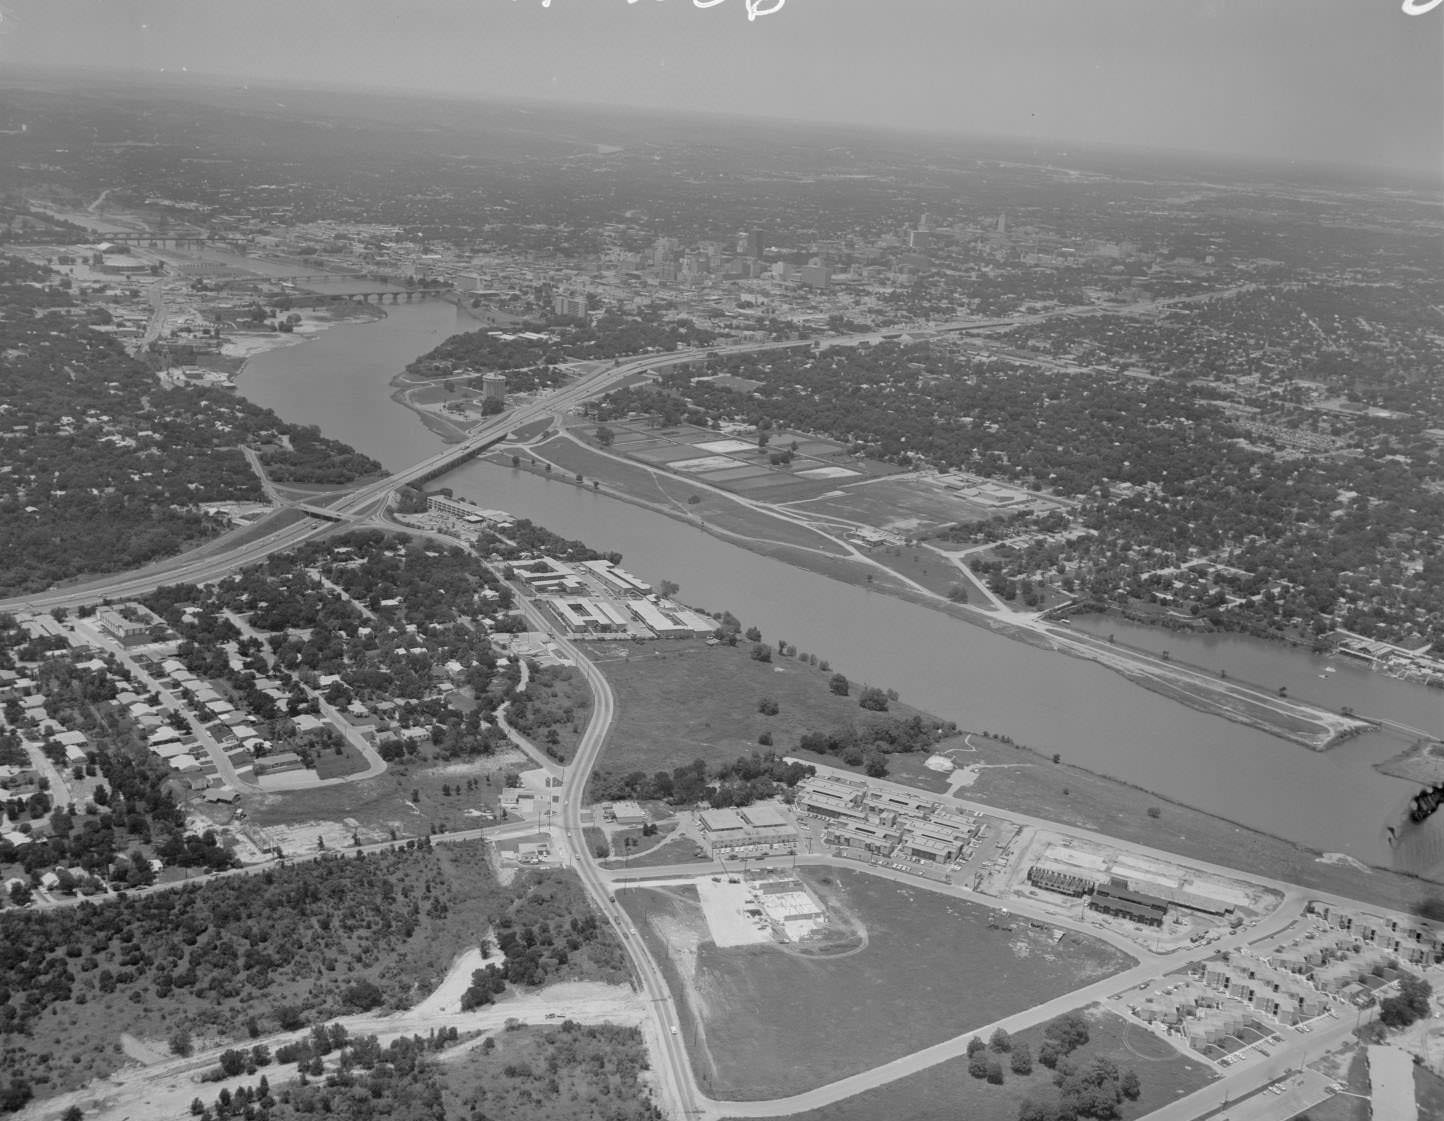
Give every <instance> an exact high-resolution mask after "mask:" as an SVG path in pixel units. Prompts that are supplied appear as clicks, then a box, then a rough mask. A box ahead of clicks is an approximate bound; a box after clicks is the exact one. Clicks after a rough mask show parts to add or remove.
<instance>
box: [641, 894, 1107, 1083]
mask: <svg viewBox="0 0 1444 1121" xmlns="http://www.w3.org/2000/svg"><path fill="white" fill-rule="evenodd" d="M803 874H804V875H805V876H806V877H807V879H808V880H809V882H810V883H812V884H813V885H814V887H815V889H816V890H817V891H818V893H819V894H820V895H821V896H822V897H823V899H824V900H825V902H826V903H827V905H828V909H829V911H833V912H835V913H839V914H841V915H842V916H844V917H845V918H846V920H847V921H850V922H851V923H852V924H853V925H854V926H856V927H860V928H861V929H862V930H863V931H865V938H864V939H863V940H862V941H861V942H860V943H859V942H858V940H857V939H855V938H854V939H852V940H851V941H850V944H849V945H846V946H845V947H843V948H840V949H839V950H838V951H836V952H833V953H829V954H817V953H811V954H810V953H807V952H806V951H805V950H801V951H800V950H799V948H798V947H796V946H787V947H783V946H776V945H771V944H769V945H763V946H748V947H739V948H732V949H725V950H719V949H718V948H717V947H716V946H715V945H713V944H712V943H711V941H710V938H709V936H708V934H707V928H706V921H705V918H704V917H703V915H702V912H701V909H700V907H698V906H697V905H696V904H695V903H694V902H692V901H691V900H690V899H688V898H687V897H686V896H684V895H683V894H681V893H678V892H676V891H675V890H665V889H664V890H657V889H631V890H624V891H621V892H619V893H618V896H617V898H618V900H619V901H621V902H622V903H623V904H624V906H625V907H626V909H627V911H628V913H629V914H630V915H631V916H632V917H633V919H634V921H635V922H636V924H637V928H638V930H640V931H642V932H643V934H644V936H645V937H646V938H647V939H648V942H649V945H650V946H651V947H652V950H653V952H654V953H655V954H656V956H657V958H658V960H659V961H660V962H663V963H664V969H665V970H666V971H667V973H668V978H669V981H671V982H672V983H673V984H674V985H675V988H674V991H675V992H678V993H685V994H687V996H686V998H685V999H684V1000H683V1001H682V1006H683V1008H684V1009H685V1011H684V1013H683V1016H684V1019H686V1020H687V1023H686V1024H685V1025H682V1031H683V1033H684V1034H685V1036H686V1038H687V1041H688V1047H689V1051H690V1053H691V1056H692V1062H693V1066H694V1069H695V1070H696V1071H697V1075H698V1078H699V1079H700V1080H701V1082H702V1085H703V1088H704V1089H706V1090H707V1092H708V1093H710V1094H712V1095H714V1096H717V1097H723V1098H733V1099H737V1100H750V1099H757V1098H768V1097H774V1096H778V1095H785V1094H793V1093H798V1092H800V1091H802V1090H806V1089H810V1088H812V1087H815V1086H821V1085H824V1084H826V1083H828V1082H832V1081H835V1080H836V1079H838V1078H843V1077H846V1076H847V1075H850V1074H855V1073H857V1072H859V1071H862V1070H867V1069H869V1068H871V1067H874V1066H877V1065H878V1064H879V1063H884V1062H887V1061H889V1060H891V1059H895V1058H898V1057H900V1056H902V1055H906V1054H909V1053H911V1052H913V1051H916V1050H918V1049H919V1048H922V1047H926V1046H929V1045H931V1044H934V1043H938V1042H940V1041H942V1040H944V1039H947V1038H950V1037H952V1036H955V1035H958V1034H960V1033H962V1032H966V1031H968V1030H970V1029H972V1028H975V1027H977V1026H979V1025H982V1024H986V1023H989V1022H990V1021H992V1020H995V1019H997V1018H999V1017H1001V1016H1005V1015H1008V1014H1010V1013H1013V1012H1017V1011H1020V1010H1022V1009H1024V1008H1029V1007H1031V1006H1032V1005H1034V1004H1037V1003H1039V1002H1040V1001H1044V1000H1048V999H1050V998H1052V997H1054V996H1057V995H1059V994H1060V993H1065V992H1068V991H1070V990H1072V989H1074V988H1077V987H1079V986H1081V985H1084V984H1088V983H1090V982H1092V981H1095V980H1098V979H1099V978H1101V977H1105V976H1108V975H1109V974H1111V973H1115V972H1117V971H1119V970H1122V969H1124V968H1126V967H1127V966H1128V965H1129V964H1131V960H1130V959H1128V958H1126V957H1125V956H1124V955H1123V954H1121V953H1119V952H1118V951H1116V950H1114V949H1113V948H1112V947H1110V946H1107V945H1105V944H1104V943H1102V942H1098V941H1096V940H1094V939H1091V938H1086V937H1083V936H1073V935H1070V936H1069V937H1066V938H1065V939H1064V940H1063V941H1062V942H1061V943H1057V944H1055V943H1054V942H1053V938H1052V931H1051V929H1044V930H1039V929H1033V928H1029V927H1024V928H1022V929H1019V930H1013V931H1009V930H1006V929H1002V928H1000V927H993V926H990V925H989V916H990V913H991V912H990V911H989V910H988V909H987V908H983V907H978V906H976V905H974V904H971V903H966V902H963V901H960V900H954V899H947V898H944V897H942V896H939V895H936V894H934V893H931V892H927V891H923V890H920V889H914V888H910V887H907V886H905V885H900V884H896V883H893V882H892V881H890V880H885V879H882V878H881V877H877V876H870V875H868V874H866V873H863V872H853V871H851V870H837V871H833V872H830V873H827V874H823V875H816V874H813V873H811V872H806V873H803ZM944 979H945V981H946V983H940V982H942V981H944Z"/></svg>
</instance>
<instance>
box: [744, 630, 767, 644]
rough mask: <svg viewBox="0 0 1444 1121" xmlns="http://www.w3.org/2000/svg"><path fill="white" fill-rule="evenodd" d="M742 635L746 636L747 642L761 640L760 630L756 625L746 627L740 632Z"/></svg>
mask: <svg viewBox="0 0 1444 1121" xmlns="http://www.w3.org/2000/svg"><path fill="white" fill-rule="evenodd" d="M742 636H743V637H744V638H746V639H747V641H748V642H761V641H762V632H761V631H760V630H758V629H757V628H756V627H748V628H747V629H746V630H745V631H743V632H742Z"/></svg>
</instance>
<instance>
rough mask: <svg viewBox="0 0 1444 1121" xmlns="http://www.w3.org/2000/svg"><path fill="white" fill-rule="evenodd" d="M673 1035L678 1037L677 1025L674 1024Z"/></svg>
mask: <svg viewBox="0 0 1444 1121" xmlns="http://www.w3.org/2000/svg"><path fill="white" fill-rule="evenodd" d="M672 1034H673V1035H676V1034H677V1025H676V1024H673V1025H672Z"/></svg>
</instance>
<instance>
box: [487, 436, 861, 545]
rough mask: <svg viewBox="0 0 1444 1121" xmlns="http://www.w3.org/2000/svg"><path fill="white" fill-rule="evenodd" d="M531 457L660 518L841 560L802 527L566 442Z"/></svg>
mask: <svg viewBox="0 0 1444 1121" xmlns="http://www.w3.org/2000/svg"><path fill="white" fill-rule="evenodd" d="M536 453H537V455H538V456H541V457H545V458H546V459H549V460H551V461H552V462H553V463H555V464H556V465H557V467H558V469H560V470H561V471H562V472H564V473H565V474H566V475H567V476H568V477H571V476H574V475H575V474H577V473H580V474H581V475H583V476H584V477H585V478H586V479H587V485H588V486H590V485H591V480H592V479H600V480H601V482H602V486H603V488H604V489H608V490H612V491H614V492H616V493H618V494H623V495H626V496H627V497H629V498H634V499H637V500H638V501H640V502H643V503H647V504H649V505H652V506H655V507H656V508H658V509H660V510H662V511H663V512H670V513H672V514H674V515H677V516H680V517H684V518H688V519H690V520H693V521H695V520H696V519H697V518H699V517H700V518H701V519H702V520H704V521H706V522H707V523H709V524H711V525H715V526H717V527H718V528H719V529H721V530H725V531H728V532H731V533H735V534H742V535H743V536H746V537H750V538H755V539H757V540H761V541H775V542H778V543H781V544H787V545H794V546H799V547H802V548H811V549H821V550H824V551H825V552H829V553H834V554H838V555H840V554H841V550H840V549H839V548H838V547H837V546H836V545H835V544H833V543H832V542H830V541H828V540H827V539H826V538H824V537H821V536H819V535H818V534H816V533H813V532H812V531H811V530H809V529H807V528H805V527H803V526H799V525H796V524H795V523H793V522H789V521H786V520H785V519H783V518H777V517H773V516H772V515H771V514H768V513H766V512H764V511H761V510H755V509H753V508H752V507H750V506H745V505H743V504H741V503H739V502H734V501H733V500H731V499H730V498H727V497H726V496H725V495H721V494H718V493H717V492H716V491H709V490H707V489H706V488H705V487H703V486H694V485H693V484H692V482H691V481H690V480H688V479H685V478H679V477H675V476H670V475H665V474H663V473H661V472H659V471H654V470H652V469H650V468H648V467H645V466H643V465H641V464H637V463H627V462H621V461H619V460H617V459H615V458H612V457H610V456H606V455H602V454H601V453H599V452H596V451H594V450H592V449H591V448H587V447H585V446H583V445H581V444H578V443H576V442H575V441H573V440H571V439H569V438H566V437H558V438H556V439H554V440H548V441H546V442H545V443H543V444H540V445H538V446H537V449H536ZM508 462H510V460H509V459H508ZM523 462H525V459H523ZM554 473H555V472H554ZM705 481H706V480H699V482H705ZM693 495H696V496H697V498H698V501H697V502H696V503H693V502H691V501H690V499H691V498H692V496H693Z"/></svg>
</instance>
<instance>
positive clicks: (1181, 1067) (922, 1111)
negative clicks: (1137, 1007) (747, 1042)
mask: <svg viewBox="0 0 1444 1121" xmlns="http://www.w3.org/2000/svg"><path fill="white" fill-rule="evenodd" d="M1089 1018H1090V1020H1091V1026H1090V1028H1089V1034H1090V1037H1091V1038H1090V1039H1089V1041H1088V1043H1087V1044H1085V1045H1084V1046H1083V1047H1081V1048H1079V1049H1078V1050H1077V1051H1076V1052H1074V1056H1075V1057H1076V1058H1078V1059H1079V1061H1080V1062H1087V1061H1088V1060H1090V1059H1092V1058H1094V1057H1096V1056H1100V1055H1101V1056H1104V1057H1106V1058H1109V1059H1112V1060H1113V1061H1114V1062H1115V1063H1117V1064H1118V1066H1119V1067H1120V1069H1122V1070H1133V1071H1136V1072H1137V1074H1138V1078H1139V1081H1140V1083H1141V1085H1142V1088H1143V1093H1142V1095H1141V1096H1140V1097H1139V1099H1138V1101H1136V1102H1125V1103H1124V1106H1123V1111H1122V1114H1121V1116H1122V1117H1123V1118H1125V1119H1127V1118H1134V1117H1144V1116H1146V1115H1147V1114H1149V1113H1151V1112H1153V1111H1154V1110H1155V1109H1160V1108H1162V1107H1163V1106H1165V1105H1167V1104H1168V1103H1169V1102H1171V1101H1174V1100H1176V1099H1178V1098H1181V1097H1183V1096H1184V1095H1185V1094H1191V1093H1193V1091H1195V1090H1197V1089H1198V1088H1199V1087H1201V1086H1205V1085H1207V1084H1208V1083H1209V1082H1211V1081H1213V1077H1212V1074H1211V1072H1210V1071H1209V1070H1208V1068H1207V1067H1205V1066H1204V1064H1203V1063H1198V1062H1194V1061H1193V1060H1191V1059H1188V1058H1185V1057H1184V1056H1183V1055H1180V1054H1179V1053H1178V1052H1177V1051H1176V1050H1174V1049H1173V1048H1172V1047H1171V1046H1169V1045H1168V1044H1167V1043H1166V1042H1164V1041H1163V1040H1161V1039H1159V1038H1158V1037H1157V1036H1156V1035H1154V1034H1153V1033H1152V1032H1150V1031H1148V1030H1147V1029H1145V1028H1141V1027H1139V1026H1138V1025H1136V1024H1130V1023H1129V1022H1128V1021H1126V1020H1124V1019H1122V1018H1120V1017H1118V1016H1115V1015H1113V1014H1112V1013H1111V1012H1102V1013H1096V1012H1095V1013H1093V1014H1091V1015H1090V1017H1089ZM1013 1040H1014V1042H1015V1043H1019V1042H1026V1043H1027V1044H1028V1046H1029V1049H1030V1050H1031V1051H1032V1053H1033V1054H1034V1055H1037V1053H1038V1048H1039V1046H1040V1045H1041V1044H1042V1041H1043V1033H1042V1031H1041V1030H1040V1029H1036V1028H1033V1029H1029V1030H1028V1031H1026V1032H1019V1033H1018V1034H1017V1035H1015V1036H1014V1037H1013ZM1003 1060H1004V1062H1003V1070H1004V1072H1005V1074H1004V1081H1003V1084H1002V1085H1001V1086H994V1085H991V1084H990V1083H988V1082H987V1081H985V1080H983V1079H978V1078H973V1077H972V1076H971V1075H969V1074H968V1063H967V1060H966V1059H959V1060H954V1061H953V1062H949V1063H942V1064H940V1065H939V1066H936V1067H933V1068H932V1069H930V1070H927V1071H924V1072H923V1073H922V1074H919V1075H915V1076H913V1077H912V1078H905V1079H901V1080H899V1081H897V1082H893V1083H891V1084H889V1085H887V1086H882V1087H879V1088H878V1089H876V1090H870V1091H868V1092H867V1093H865V1094H858V1095H857V1096H856V1097H853V1098H849V1099H847V1100H846V1101H842V1102H838V1103H837V1104H835V1105H830V1106H824V1107H823V1108H822V1109H814V1110H810V1111H809V1112H807V1113H798V1114H794V1115H793V1116H792V1117H791V1118H789V1121H874V1119H876V1118H879V1117H898V1118H906V1119H907V1121H958V1119H959V1118H966V1121H1016V1118H1017V1116H1018V1107H1019V1106H1020V1105H1021V1104H1022V1103H1023V1102H1024V1101H1025V1100H1027V1099H1029V1098H1031V1099H1033V1100H1034V1101H1037V1102H1045V1101H1053V1100H1055V1099H1056V1091H1055V1090H1054V1089H1053V1085H1052V1079H1053V1072H1052V1071H1050V1070H1048V1069H1047V1068H1045V1067H1043V1066H1041V1065H1036V1066H1034V1068H1033V1073H1032V1074H1030V1075H1016V1074H1013V1073H1012V1072H1011V1071H1010V1070H1008V1064H1007V1056H1006V1055H1005V1056H1003ZM1310 1115H1311V1116H1313V1114H1312V1113H1311V1114H1310Z"/></svg>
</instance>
